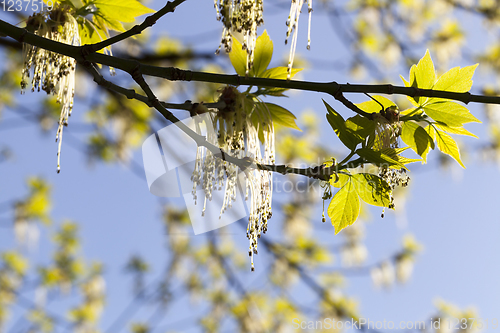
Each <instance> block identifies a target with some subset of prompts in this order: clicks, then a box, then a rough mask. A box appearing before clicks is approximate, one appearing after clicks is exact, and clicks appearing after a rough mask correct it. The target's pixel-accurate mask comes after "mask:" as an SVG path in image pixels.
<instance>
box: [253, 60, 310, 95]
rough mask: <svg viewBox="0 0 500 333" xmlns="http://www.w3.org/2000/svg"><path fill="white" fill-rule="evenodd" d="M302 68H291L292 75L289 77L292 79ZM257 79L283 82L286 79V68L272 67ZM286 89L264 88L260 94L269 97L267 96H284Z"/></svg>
mask: <svg viewBox="0 0 500 333" xmlns="http://www.w3.org/2000/svg"><path fill="white" fill-rule="evenodd" d="M301 70H302V68H293V69H292V74H291V76H290V77H292V78H293V77H294V76H295V74H297V73H298V72H300V71H301ZM259 77H262V78H265V79H278V80H285V79H286V78H287V68H286V67H273V68H269V69H267V70H266V71H265V72H263V73H261V74H260V75H259ZM287 90H288V89H286V88H265V89H263V91H262V92H261V95H269V96H285V95H284V94H283V93H284V92H285V91H287Z"/></svg>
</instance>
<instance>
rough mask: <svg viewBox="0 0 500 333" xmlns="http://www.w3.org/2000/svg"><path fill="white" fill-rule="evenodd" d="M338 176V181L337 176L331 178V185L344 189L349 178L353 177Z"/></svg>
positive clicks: (339, 174)
mask: <svg viewBox="0 0 500 333" xmlns="http://www.w3.org/2000/svg"><path fill="white" fill-rule="evenodd" d="M337 175H338V176H339V180H338V181H335V179H336V177H335V175H333V176H332V178H330V184H331V185H332V186H333V187H336V188H341V187H344V185H345V184H346V183H347V182H348V181H349V178H350V177H351V175H346V174H344V173H338V174H337Z"/></svg>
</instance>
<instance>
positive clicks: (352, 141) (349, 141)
mask: <svg viewBox="0 0 500 333" xmlns="http://www.w3.org/2000/svg"><path fill="white" fill-rule="evenodd" d="M323 103H324V104H325V107H326V109H327V110H328V113H327V114H326V119H327V120H328V122H329V123H330V126H332V128H333V130H334V131H335V134H337V136H338V137H339V139H340V141H342V143H343V144H344V145H345V146H346V147H347V148H349V149H351V150H354V149H355V148H356V146H357V145H358V143H360V141H359V140H358V139H357V138H356V137H355V136H354V135H353V134H352V133H351V132H350V131H348V130H347V127H346V124H345V120H344V118H343V117H342V116H341V115H340V114H338V113H337V112H336V111H335V110H334V109H333V108H332V107H331V106H330V105H329V104H328V103H327V102H325V101H324V100H323Z"/></svg>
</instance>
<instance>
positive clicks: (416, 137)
mask: <svg viewBox="0 0 500 333" xmlns="http://www.w3.org/2000/svg"><path fill="white" fill-rule="evenodd" d="M401 139H402V140H403V142H404V143H406V144H407V145H408V146H410V148H411V149H413V150H414V151H415V152H416V153H417V154H418V155H420V156H422V159H423V163H425V162H426V161H427V154H428V153H429V150H430V148H432V149H434V140H433V139H432V138H431V137H430V136H429V134H428V133H427V132H426V131H425V129H424V128H423V127H422V126H420V125H419V124H417V123H415V122H413V121H405V122H404V123H403V126H402V133H401Z"/></svg>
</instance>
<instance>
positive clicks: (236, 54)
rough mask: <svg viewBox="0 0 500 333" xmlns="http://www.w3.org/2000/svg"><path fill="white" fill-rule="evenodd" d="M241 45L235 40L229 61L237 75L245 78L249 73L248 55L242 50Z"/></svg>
mask: <svg viewBox="0 0 500 333" xmlns="http://www.w3.org/2000/svg"><path fill="white" fill-rule="evenodd" d="M241 47H242V46H241V43H240V42H239V41H238V40H237V39H236V38H233V45H232V46H231V52H229V60H231V64H232V65H233V67H234V70H235V71H236V73H237V74H238V75H240V76H244V75H245V74H246V71H247V53H246V51H243V50H242V49H241Z"/></svg>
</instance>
